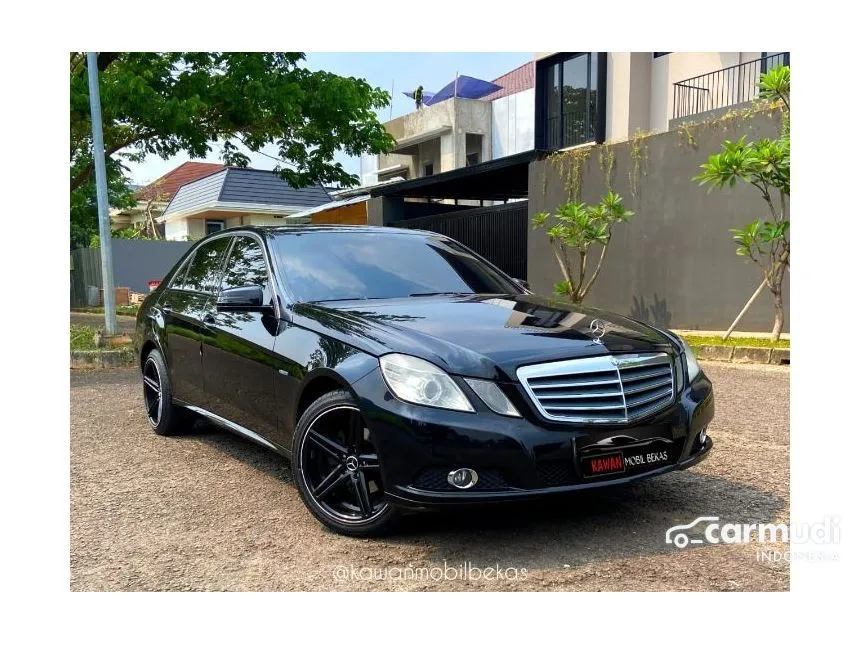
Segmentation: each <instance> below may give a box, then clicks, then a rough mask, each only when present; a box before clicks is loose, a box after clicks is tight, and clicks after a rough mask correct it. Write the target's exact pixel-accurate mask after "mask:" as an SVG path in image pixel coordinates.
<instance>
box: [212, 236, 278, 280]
mask: <svg viewBox="0 0 860 645" xmlns="http://www.w3.org/2000/svg"><path fill="white" fill-rule="evenodd" d="M249 285H258V286H260V287H263V289H264V291H265V292H266V295H268V289H269V271H268V269H267V268H266V256H265V252H264V251H263V247H261V246H260V243H259V242H257V240H255V239H254V238H251V237H247V236H243V237H237V238H236V243H235V244H234V245H233V250H232V251H231V252H230V259H229V260H228V261H227V268H226V269H225V271H224V279H223V280H222V281H221V288H222V289H230V288H232V287H247V286H249Z"/></svg>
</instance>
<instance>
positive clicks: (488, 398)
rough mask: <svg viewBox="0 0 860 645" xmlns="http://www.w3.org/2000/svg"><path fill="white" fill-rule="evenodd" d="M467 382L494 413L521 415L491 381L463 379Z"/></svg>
mask: <svg viewBox="0 0 860 645" xmlns="http://www.w3.org/2000/svg"><path fill="white" fill-rule="evenodd" d="M463 380H464V381H466V383H468V384H469V387H470V388H472V389H473V390H474V391H475V394H477V395H478V397H479V398H480V399H481V401H483V402H484V403H485V404H486V405H487V407H488V408H490V409H491V410H492V411H493V412H495V413H496V414H503V415H505V416H506V417H519V416H522V415H521V414H520V413H519V411H518V410H517V409H516V408H515V407H514V404H513V403H511V400H510V399H509V398H508V397H507V396H505V393H504V392H502V388H500V387H499V386H498V385H496V384H495V383H493V382H492V381H484V380H482V379H477V378H467V379H463Z"/></svg>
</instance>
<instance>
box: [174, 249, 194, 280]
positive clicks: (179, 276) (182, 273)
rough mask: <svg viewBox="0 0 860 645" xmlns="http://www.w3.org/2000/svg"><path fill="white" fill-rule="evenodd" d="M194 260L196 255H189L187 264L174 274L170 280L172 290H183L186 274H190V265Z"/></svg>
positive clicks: (184, 263) (186, 260)
mask: <svg viewBox="0 0 860 645" xmlns="http://www.w3.org/2000/svg"><path fill="white" fill-rule="evenodd" d="M193 260H194V254H193V253H192V254H191V255H189V256H188V257H187V258H186V259H185V262H183V263H182V266H181V267H179V269H178V270H177V271H176V273H174V274H173V277H172V278H171V279H170V285H169V288H170V289H181V288H182V282H183V281H184V280H185V274H186V273H188V265H189V264H191V262H192V261H193Z"/></svg>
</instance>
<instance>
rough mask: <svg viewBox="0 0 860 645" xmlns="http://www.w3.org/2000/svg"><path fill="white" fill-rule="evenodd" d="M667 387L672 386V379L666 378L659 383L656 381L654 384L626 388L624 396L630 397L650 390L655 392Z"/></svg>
mask: <svg viewBox="0 0 860 645" xmlns="http://www.w3.org/2000/svg"><path fill="white" fill-rule="evenodd" d="M666 385H672V378H671V377H666V378H662V379H660V380H659V381H655V382H653V383H651V382H649V383H645V384H643V385H636V386H633V387H625V388H624V394H626V395H627V396H630V395H631V394H637V393H638V392H647V391H648V390H653V389H654V388H658V387H664V386H666Z"/></svg>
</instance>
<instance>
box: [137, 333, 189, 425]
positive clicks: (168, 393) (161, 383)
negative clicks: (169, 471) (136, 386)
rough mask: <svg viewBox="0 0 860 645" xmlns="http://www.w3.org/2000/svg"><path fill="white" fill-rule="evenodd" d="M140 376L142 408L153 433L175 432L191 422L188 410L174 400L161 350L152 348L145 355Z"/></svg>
mask: <svg viewBox="0 0 860 645" xmlns="http://www.w3.org/2000/svg"><path fill="white" fill-rule="evenodd" d="M141 375H142V377H143V405H144V411H145V414H146V418H147V420H148V421H149V425H150V427H152V429H153V430H154V431H155V434H158V435H162V436H167V435H174V434H178V433H179V432H181V431H182V430H184V429H185V428H188V427H189V426H191V425H192V424H193V423H194V418H193V414H192V413H191V412H189V411H188V410H186V409H184V408H181V407H179V406H177V405H176V404H175V403H173V386H172V384H171V382H170V373H169V372H168V370H167V364H166V363H165V362H164V357H163V356H162V355H161V352H160V351H158V350H157V349H153V350H152V351H151V352H149V354H147V356H146V360H144V362H143V368H142V370H141Z"/></svg>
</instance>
